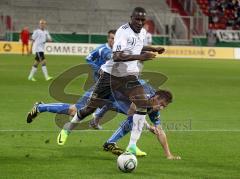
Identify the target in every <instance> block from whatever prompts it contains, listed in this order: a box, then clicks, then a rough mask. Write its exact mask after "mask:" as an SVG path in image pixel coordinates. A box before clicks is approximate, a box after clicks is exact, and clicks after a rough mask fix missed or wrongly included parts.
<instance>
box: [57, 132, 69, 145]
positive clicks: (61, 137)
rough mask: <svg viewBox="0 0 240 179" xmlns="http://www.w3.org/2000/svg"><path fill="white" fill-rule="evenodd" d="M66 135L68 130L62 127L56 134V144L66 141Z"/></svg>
mask: <svg viewBox="0 0 240 179" xmlns="http://www.w3.org/2000/svg"><path fill="white" fill-rule="evenodd" d="M68 135H69V132H68V131H67V130H65V129H62V130H61V132H60V133H59V134H58V137H57V144H58V145H64V144H65V143H66V141H67V138H68Z"/></svg>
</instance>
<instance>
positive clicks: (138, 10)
mask: <svg viewBox="0 0 240 179" xmlns="http://www.w3.org/2000/svg"><path fill="white" fill-rule="evenodd" d="M139 12H142V13H143V14H145V15H146V13H147V12H146V10H145V9H144V8H142V7H135V8H134V9H133V12H132V16H133V15H134V14H135V13H139Z"/></svg>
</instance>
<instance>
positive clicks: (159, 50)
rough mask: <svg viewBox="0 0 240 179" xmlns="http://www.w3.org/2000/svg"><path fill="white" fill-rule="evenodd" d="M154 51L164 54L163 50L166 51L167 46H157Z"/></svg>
mask: <svg viewBox="0 0 240 179" xmlns="http://www.w3.org/2000/svg"><path fill="white" fill-rule="evenodd" d="M154 52H157V53H158V54H162V53H163V52H165V48H162V47H156V48H155V51H154Z"/></svg>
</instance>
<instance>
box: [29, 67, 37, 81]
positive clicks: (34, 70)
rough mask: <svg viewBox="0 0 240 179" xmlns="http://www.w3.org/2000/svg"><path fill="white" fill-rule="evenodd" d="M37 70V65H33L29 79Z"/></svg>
mask: <svg viewBox="0 0 240 179" xmlns="http://www.w3.org/2000/svg"><path fill="white" fill-rule="evenodd" d="M36 72H37V68H36V67H35V66H32V70H31V71H30V74H29V76H28V79H31V78H32V77H33V76H34V74H35V73H36Z"/></svg>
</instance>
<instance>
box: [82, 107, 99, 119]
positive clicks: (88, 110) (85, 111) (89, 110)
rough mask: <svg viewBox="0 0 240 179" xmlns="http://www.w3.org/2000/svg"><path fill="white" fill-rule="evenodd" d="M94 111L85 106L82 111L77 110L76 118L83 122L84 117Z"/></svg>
mask: <svg viewBox="0 0 240 179" xmlns="http://www.w3.org/2000/svg"><path fill="white" fill-rule="evenodd" d="M95 110H96V108H91V107H88V106H86V107H84V108H82V109H79V110H77V115H78V118H79V119H80V120H83V119H84V118H85V117H87V116H88V115H90V114H92V113H93V112H94V111H95Z"/></svg>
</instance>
